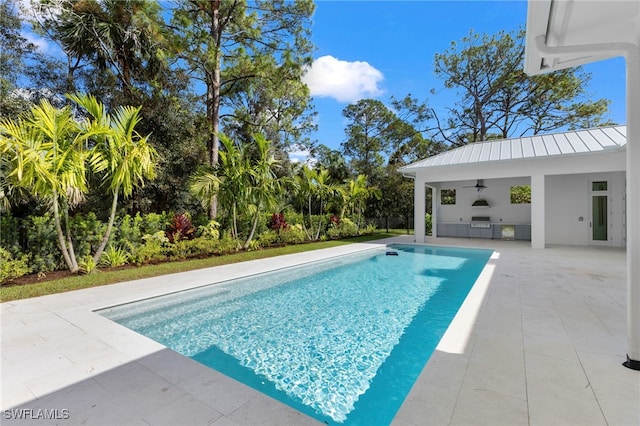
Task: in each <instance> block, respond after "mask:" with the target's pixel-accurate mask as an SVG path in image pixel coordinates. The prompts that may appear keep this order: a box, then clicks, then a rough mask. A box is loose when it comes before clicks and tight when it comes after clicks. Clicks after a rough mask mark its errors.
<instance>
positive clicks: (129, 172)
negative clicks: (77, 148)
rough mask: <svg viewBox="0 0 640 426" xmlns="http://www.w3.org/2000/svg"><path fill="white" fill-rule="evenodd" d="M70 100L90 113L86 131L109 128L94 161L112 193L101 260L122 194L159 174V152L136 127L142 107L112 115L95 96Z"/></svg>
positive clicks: (99, 250) (97, 255) (99, 251)
mask: <svg viewBox="0 0 640 426" xmlns="http://www.w3.org/2000/svg"><path fill="white" fill-rule="evenodd" d="M69 99H71V100H72V101H74V102H76V103H77V104H78V105H80V106H82V107H83V108H84V109H85V110H86V111H87V112H88V113H89V115H90V118H91V119H87V120H85V121H84V122H83V123H82V127H83V130H85V131H89V130H90V129H92V128H94V127H97V128H100V129H109V131H107V132H104V134H102V135H100V136H101V137H100V138H99V139H98V143H97V144H96V146H95V148H94V150H93V152H92V155H91V160H90V161H91V164H92V166H93V170H94V172H95V173H98V174H99V175H100V177H101V178H102V184H103V185H104V187H105V188H106V189H107V191H108V192H109V193H110V194H111V196H112V202H111V212H110V214H109V222H108V224H107V229H106V231H105V233H104V236H103V237H102V241H101V242H100V245H99V246H98V248H97V249H96V252H95V254H94V255H93V260H94V262H96V263H97V262H98V261H99V259H100V256H101V255H102V252H103V250H104V248H105V246H106V245H107V242H108V241H109V237H110V235H111V230H112V229H113V222H114V220H115V217H116V210H117V207H118V197H119V195H120V194H121V193H122V195H123V196H124V197H125V198H126V197H129V196H131V194H132V193H133V190H134V188H136V187H138V186H144V182H145V180H146V179H153V178H154V177H155V161H156V151H155V149H154V148H153V147H152V146H150V145H149V144H148V143H147V139H148V136H144V137H143V136H141V135H139V134H138V133H137V132H136V130H135V127H136V125H137V124H138V123H139V122H140V119H141V116H140V108H139V107H138V108H134V107H130V106H124V107H118V108H117V109H116V110H115V113H114V114H113V115H108V114H107V113H106V112H105V109H104V106H103V105H102V103H101V102H99V101H98V100H97V99H96V98H95V97H93V96H91V95H80V94H76V95H70V96H69Z"/></svg>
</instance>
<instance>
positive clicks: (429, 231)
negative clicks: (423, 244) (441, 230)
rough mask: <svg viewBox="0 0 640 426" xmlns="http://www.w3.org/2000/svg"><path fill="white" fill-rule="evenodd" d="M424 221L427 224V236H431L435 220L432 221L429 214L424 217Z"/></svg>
mask: <svg viewBox="0 0 640 426" xmlns="http://www.w3.org/2000/svg"><path fill="white" fill-rule="evenodd" d="M424 221H425V224H426V234H427V235H431V227H432V226H433V220H432V219H431V215H430V214H429V213H427V214H425V215H424Z"/></svg>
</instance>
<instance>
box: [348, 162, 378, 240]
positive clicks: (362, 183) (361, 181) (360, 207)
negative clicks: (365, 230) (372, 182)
mask: <svg viewBox="0 0 640 426" xmlns="http://www.w3.org/2000/svg"><path fill="white" fill-rule="evenodd" d="M370 197H375V198H380V191H379V190H378V189H377V188H375V187H369V186H368V185H367V177H366V176H365V175H358V177H357V178H355V179H350V180H348V181H347V182H346V183H345V186H344V200H345V203H344V206H343V209H342V213H341V215H340V216H342V217H344V215H345V213H346V211H347V210H348V211H349V212H350V213H351V215H352V216H355V217H356V222H355V224H356V229H358V230H359V229H360V226H361V224H362V223H361V222H362V215H363V214H364V211H365V209H366V207H367V200H368V199H369V198H370Z"/></svg>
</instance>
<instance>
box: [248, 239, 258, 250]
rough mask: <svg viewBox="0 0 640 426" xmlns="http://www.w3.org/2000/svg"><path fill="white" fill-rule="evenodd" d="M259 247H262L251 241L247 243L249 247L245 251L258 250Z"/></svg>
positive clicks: (255, 241) (256, 241)
mask: <svg viewBox="0 0 640 426" xmlns="http://www.w3.org/2000/svg"><path fill="white" fill-rule="evenodd" d="M261 247H262V245H261V244H260V241H259V240H251V241H249V247H247V251H255V250H260V248H261Z"/></svg>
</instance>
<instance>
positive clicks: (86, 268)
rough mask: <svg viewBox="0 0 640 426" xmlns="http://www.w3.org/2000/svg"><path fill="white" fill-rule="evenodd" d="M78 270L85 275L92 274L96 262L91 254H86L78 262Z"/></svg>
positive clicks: (96, 265)
mask: <svg viewBox="0 0 640 426" xmlns="http://www.w3.org/2000/svg"><path fill="white" fill-rule="evenodd" d="M78 267H79V268H80V272H81V273H83V274H86V275H89V274H93V273H94V272H95V271H96V270H97V269H98V264H97V263H96V262H95V261H94V260H93V256H91V255H87V256H85V257H83V258H82V259H80V261H79V262H78Z"/></svg>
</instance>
